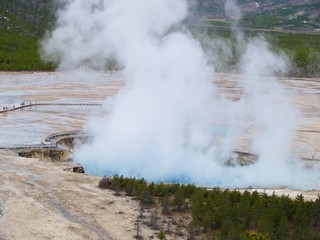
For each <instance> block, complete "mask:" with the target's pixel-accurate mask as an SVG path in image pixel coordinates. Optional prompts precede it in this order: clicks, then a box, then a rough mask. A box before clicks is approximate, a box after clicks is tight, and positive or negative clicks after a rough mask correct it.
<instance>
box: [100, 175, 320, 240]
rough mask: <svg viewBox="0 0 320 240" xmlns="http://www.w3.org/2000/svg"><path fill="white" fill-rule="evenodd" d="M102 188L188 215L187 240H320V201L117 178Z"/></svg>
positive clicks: (105, 179)
mask: <svg viewBox="0 0 320 240" xmlns="http://www.w3.org/2000/svg"><path fill="white" fill-rule="evenodd" d="M98 186H99V187H100V188H103V189H104V188H106V189H112V190H114V191H115V192H116V194H120V193H122V192H124V193H125V194H127V195H128V196H132V197H134V198H135V199H137V200H139V201H140V203H141V204H142V205H145V204H147V205H155V206H156V204H157V203H159V204H161V209H162V211H161V212H162V214H163V215H170V214H171V213H172V212H181V213H184V212H190V214H191V215H192V220H191V221H190V223H189V226H188V231H189V239H222V240H224V239H235V240H237V239H239V240H242V239H245V240H248V239H279V240H284V239H294V240H304V239H305V240H312V239H314V240H315V239H320V197H318V198H317V199H316V200H315V201H306V200H305V199H304V198H303V196H302V195H299V196H297V197H296V198H295V199H292V198H290V197H289V196H286V195H282V196H277V195H275V194H273V195H267V194H266V193H259V192H257V191H248V190H245V191H243V192H240V191H238V190H230V189H220V188H212V189H208V188H204V187H198V186H195V185H193V184H188V185H182V184H179V183H168V184H165V183H153V182H151V183H148V182H147V181H146V180H144V179H136V178H126V177H123V176H117V175H116V176H114V177H112V178H111V177H103V178H102V179H101V180H100V182H99V184H98Z"/></svg>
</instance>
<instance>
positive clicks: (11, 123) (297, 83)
mask: <svg viewBox="0 0 320 240" xmlns="http://www.w3.org/2000/svg"><path fill="white" fill-rule="evenodd" d="M64 77H65V76H64V75H58V74H55V73H51V74H50V73H37V74H22V75H21V74H12V73H10V74H9V73H1V74H0V81H1V91H0V106H2V105H6V104H14V103H19V102H20V101H23V100H24V101H29V100H30V101H41V100H42V101H43V100H44V101H63V102H70V101H72V102H81V101H89V100H90V101H93V102H102V101H103V99H105V98H106V97H108V96H113V95H115V94H116V92H117V91H118V89H120V88H121V86H123V83H121V82H120V81H118V78H119V77H118V75H116V77H115V76H113V77H111V78H110V81H109V82H108V81H107V82H106V81H103V80H102V79H103V76H102V77H101V79H100V78H99V77H98V78H97V80H96V81H98V82H99V84H96V83H97V82H89V85H88V83H87V82H86V81H85V80H84V79H80V78H78V77H77V76H73V79H72V80H70V81H65V79H64ZM237 77H240V76H238V75H235V74H232V75H231V74H220V75H218V80H217V82H218V85H219V86H220V88H221V89H222V91H226V92H228V93H230V95H231V97H234V96H236V94H237V92H238V91H241V89H239V88H238V87H237V86H236V85H235V81H234V80H231V79H236V78H237ZM281 81H282V82H283V83H284V84H285V85H286V86H287V87H288V88H290V89H291V90H292V92H293V93H294V94H293V96H292V101H293V102H294V103H295V104H297V105H298V106H299V107H300V108H301V110H302V113H303V116H304V121H303V123H302V124H301V126H299V129H297V135H296V138H295V143H294V144H295V146H297V147H298V148H299V151H300V152H301V157H306V158H312V157H315V158H320V134H319V133H320V105H319V102H320V79H301V78H299V79H286V78H284V79H282V80H281ZM89 112H90V111H89V110H88V111H79V109H75V110H68V111H61V109H53V110H52V109H28V110H25V111H19V112H16V113H13V114H8V115H6V116H2V119H1V121H0V132H1V141H0V143H1V144H2V145H3V144H4V145H6V144H9V145H10V144H12V143H18V144H22V143H33V142H39V141H40V140H41V139H42V138H44V137H46V136H47V135H49V134H51V133H53V132H58V131H68V130H77V129H81V127H82V126H83V124H85V122H86V120H87V118H88V113H89ZM57 123H58V124H57ZM35 124H37V125H35ZM17 126H19V127H17ZM35 126H36V127H35ZM245 145H246V144H244V146H243V147H244V148H245ZM295 146H294V147H295ZM0 147H1V146H0ZM67 166H68V163H53V162H42V161H39V160H38V159H32V158H21V157H18V156H17V155H16V154H15V153H13V152H10V151H6V150H3V151H0V239H1V240H3V239H5V240H9V239H12V240H15V239H17V240H20V239H26V240H27V239H30V240H31V239H32V240H34V239H57V240H58V239H59V240H64V239H70V240H71V239H72V240H74V239H121V240H122V239H123V240H125V239H130V240H131V239H134V236H135V234H136V231H137V225H136V223H135V222H136V220H137V219H138V216H139V214H141V213H140V210H141V209H140V206H139V203H138V202H137V201H135V200H133V199H131V198H130V197H127V196H124V195H122V196H115V195H114V193H113V192H111V191H108V190H101V189H99V188H98V187H97V185H98V182H99V180H100V177H97V176H92V175H87V174H77V173H72V172H66V171H63V169H64V168H66V167H67ZM259 191H265V192H267V193H270V194H272V192H275V193H276V194H279V195H281V194H286V195H287V194H289V195H290V196H292V197H295V196H296V195H298V194H300V193H302V194H303V195H304V196H305V199H308V200H312V199H315V198H317V196H318V195H319V194H320V191H319V190H312V191H305V190H289V189H285V188H279V189H259ZM145 214H146V217H148V214H150V213H148V212H146V213H145ZM140 234H141V235H142V236H143V239H152V238H154V239H156V234H157V231H154V230H151V229H150V228H149V227H147V226H146V225H143V224H142V225H141V226H140ZM168 239H186V236H185V235H184V236H183V235H182V236H180V237H177V236H169V237H168Z"/></svg>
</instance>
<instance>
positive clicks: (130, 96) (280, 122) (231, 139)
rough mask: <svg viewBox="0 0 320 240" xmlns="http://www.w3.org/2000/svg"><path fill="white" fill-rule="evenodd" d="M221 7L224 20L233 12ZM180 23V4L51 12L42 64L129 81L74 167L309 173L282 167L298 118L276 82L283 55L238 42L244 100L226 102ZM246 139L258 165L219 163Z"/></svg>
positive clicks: (110, 4) (94, 124) (92, 125)
mask: <svg viewBox="0 0 320 240" xmlns="http://www.w3.org/2000/svg"><path fill="white" fill-rule="evenodd" d="M227 2H228V3H227V6H226V10H227V12H229V13H228V14H240V11H239V10H238V8H237V7H236V6H234V5H232V1H227ZM186 16H187V4H186V1H184V0H174V1H173V0H137V1H132V0H108V1H107V0H104V1H103V0H99V1H98V0H96V1H90V2H89V1H87V0H78V1H70V2H69V4H67V5H66V7H65V8H64V9H63V10H61V11H60V12H59V13H58V17H59V18H58V23H57V28H56V29H55V30H54V31H53V32H52V33H51V34H50V35H49V36H48V37H47V38H46V40H44V43H43V48H42V50H43V56H44V57H45V58H49V59H51V60H55V61H58V62H60V69H76V68H79V67H81V66H82V65H84V64H85V63H86V64H87V65H88V63H89V66H92V67H94V68H97V69H103V68H104V67H105V66H106V65H107V63H108V61H109V60H110V59H116V60H117V61H118V63H119V64H120V65H121V66H123V74H124V76H125V79H126V81H127V84H126V86H125V87H124V88H123V89H122V90H121V91H120V92H119V94H118V95H117V96H116V98H115V99H114V102H113V107H112V109H111V112H110V114H109V115H108V116H107V117H104V118H95V119H91V120H90V121H89V122H88V123H87V125H86V130H87V131H89V132H90V133H92V135H93V139H92V142H91V143H88V144H86V145H84V146H81V148H79V149H78V150H77V151H76V153H75V159H76V161H78V162H81V163H82V164H83V165H84V166H85V168H86V169H87V170H88V171H89V172H90V171H91V172H95V173H99V174H124V175H127V176H135V177H146V178H147V179H149V180H156V181H188V182H194V183H196V184H205V185H211V186H212V185H220V186H229V187H239V186H249V185H253V186H276V185H277V186H279V185H286V186H288V185H289V186H298V185H299V184H300V183H301V181H302V180H303V181H305V180H306V179H307V178H306V177H305V175H307V174H306V173H305V172H304V171H302V170H301V168H300V167H299V166H298V167H297V166H296V164H294V163H292V162H289V160H290V159H291V156H290V147H291V141H292V138H293V135H294V129H295V127H296V125H297V124H298V121H296V120H295V119H299V117H298V116H299V113H298V111H297V109H295V108H294V107H293V106H292V105H291V103H290V102H289V100H288V98H286V97H285V94H286V93H285V89H284V88H283V87H282V86H281V85H280V84H279V83H278V82H277V79H276V78H275V77H274V74H275V73H279V72H285V71H286V65H287V59H286V57H285V56H283V55H279V54H276V53H273V52H272V51H271V50H270V49H269V47H268V44H267V43H266V41H265V40H264V39H263V38H254V39H251V40H249V41H245V40H243V39H242V40H241V41H244V42H241V44H242V45H244V46H245V50H244V53H243V55H242V56H241V59H242V60H241V66H240V70H241V71H242V72H243V76H244V80H243V81H241V82H239V83H238V84H239V85H240V86H241V87H243V89H244V96H246V97H244V98H242V99H241V100H239V101H236V102H234V101H231V100H229V99H228V98H227V97H226V96H224V95H223V93H221V92H220V90H219V89H218V88H217V87H216V86H215V85H214V84H213V80H214V72H213V69H214V67H213V66H211V65H210V64H209V63H208V62H209V61H208V55H207V54H205V52H204V50H203V48H202V46H201V44H200V42H199V41H198V40H197V39H195V38H194V37H193V36H192V35H191V34H190V33H189V32H188V31H187V30H186V28H183V27H182V28H181V27H178V26H181V22H182V21H183V20H184V19H185V18H186ZM177 29H179V30H177ZM225 50H226V52H230V49H229V47H228V46H226V47H225ZM213 57H215V61H213V62H217V59H219V58H218V57H217V56H213ZM218 93H219V94H220V95H218ZM221 95H222V96H221ZM218 96H219V97H218ZM246 133H251V134H253V144H252V151H254V152H255V153H257V154H259V155H260V157H259V160H258V162H257V163H256V164H253V165H251V166H247V167H240V166H237V165H236V166H234V167H228V166H226V165H225V163H226V160H228V159H230V158H232V155H233V150H234V149H235V148H236V147H237V140H238V139H239V137H240V136H241V135H242V134H246ZM275 166H277V167H276V168H275ZM271 169H272V170H271ZM271 171H272V174H273V175H272V176H271V175H270V174H271ZM297 172H298V173H299V176H300V178H297Z"/></svg>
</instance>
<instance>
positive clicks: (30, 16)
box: [0, 0, 55, 71]
mask: <svg viewBox="0 0 320 240" xmlns="http://www.w3.org/2000/svg"><path fill="white" fill-rule="evenodd" d="M54 9H55V8H54V6H53V4H52V1H50V0H42V1H35V0H29V1H22V0H2V1H1V5H0V70H2V71H21V70H25V71H37V70H53V69H54V66H53V65H52V64H44V63H42V62H41V60H40V57H39V54H38V49H39V45H38V41H39V39H40V38H41V37H42V36H43V34H44V32H45V30H46V29H49V28H50V26H52V25H53V23H54V11H55V10H54Z"/></svg>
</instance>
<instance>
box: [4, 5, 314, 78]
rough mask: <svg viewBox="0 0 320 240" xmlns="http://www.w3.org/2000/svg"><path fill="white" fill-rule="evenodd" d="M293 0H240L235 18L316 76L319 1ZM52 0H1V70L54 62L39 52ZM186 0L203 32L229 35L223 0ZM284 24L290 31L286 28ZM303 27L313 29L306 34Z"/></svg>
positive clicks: (301, 72)
mask: <svg viewBox="0 0 320 240" xmlns="http://www.w3.org/2000/svg"><path fill="white" fill-rule="evenodd" d="M295 1H298V0H289V1H276V0H261V1H258V3H259V8H257V9H254V8H252V6H251V5H250V4H252V2H251V1H248V0H241V1H240V0H239V1H238V2H239V4H240V5H241V8H242V11H243V12H244V15H243V17H242V19H241V20H240V22H239V23H240V26H241V27H243V30H244V31H245V32H247V33H246V34H247V35H251V34H252V31H254V34H257V32H258V33H259V31H261V30H260V29H263V30H264V33H263V34H264V35H266V36H267V37H268V39H269V40H270V41H271V42H272V45H273V46H274V49H275V50H276V51H278V50H281V51H285V52H286V53H287V54H288V55H289V56H290V57H291V58H292V60H293V64H292V69H291V71H290V74H291V75H295V76H297V75H298V76H310V77H314V76H319V75H320V33H319V34H315V32H314V31H315V29H316V28H317V27H319V26H320V15H319V12H320V3H319V2H317V1H316V0H304V1H303V2H304V3H303V4H302V3H300V2H299V3H295ZM55 2H56V1H53V0H1V3H0V71H1V70H2V71H22V70H26V71H48V70H54V69H55V65H54V64H45V63H43V62H41V60H40V56H39V53H38V51H39V40H40V39H41V38H42V37H43V35H44V33H45V31H46V30H50V28H52V27H53V26H54V22H55V12H56V9H57V8H58V6H57V5H56V4H54V3H55ZM189 3H190V4H191V5H190V6H192V7H193V8H192V9H193V10H194V11H195V12H196V13H197V14H198V15H197V17H198V19H199V18H201V19H204V21H200V26H201V24H203V25H206V27H205V28H204V32H208V33H209V34H208V35H209V36H211V37H214V36H215V35H218V36H222V37H225V38H230V37H232V36H231V31H230V29H231V27H230V26H231V24H232V19H223V17H225V16H224V10H223V8H224V1H223V0H203V1H200V0H189ZM295 4H296V5H295ZM252 9H253V10H252ZM211 18H212V19H211ZM216 18H218V19H216ZM191 21H197V23H198V24H199V21H198V20H197V19H194V20H192V19H191ZM191 24H192V22H191ZM197 26H199V25H197ZM288 29H289V30H290V31H291V32H290V31H287V30H288ZM301 29H302V30H303V31H302V32H301ZM292 30H294V31H292ZM306 30H308V31H313V32H314V33H313V34H312V35H311V34H305V32H306ZM270 31H271V32H270ZM293 32H294V33H293ZM213 33H214V34H213ZM302 33H303V34H302ZM229 64H231V67H233V66H235V65H236V64H237V56H236V55H235V56H234V59H233V61H232V63H229Z"/></svg>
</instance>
